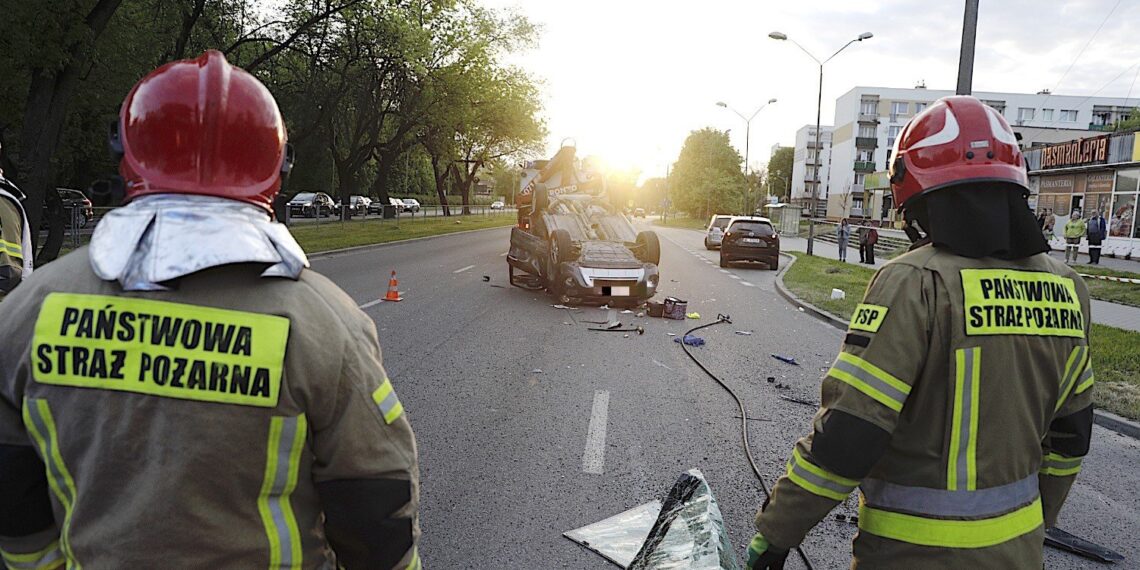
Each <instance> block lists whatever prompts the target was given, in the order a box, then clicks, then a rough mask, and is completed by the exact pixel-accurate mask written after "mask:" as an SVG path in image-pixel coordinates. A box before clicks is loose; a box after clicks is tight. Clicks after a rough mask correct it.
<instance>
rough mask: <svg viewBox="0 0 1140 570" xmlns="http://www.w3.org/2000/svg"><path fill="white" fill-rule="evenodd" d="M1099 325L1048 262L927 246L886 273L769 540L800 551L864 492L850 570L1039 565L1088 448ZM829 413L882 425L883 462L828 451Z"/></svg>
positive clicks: (779, 499) (798, 449)
mask: <svg viewBox="0 0 1140 570" xmlns="http://www.w3.org/2000/svg"><path fill="white" fill-rule="evenodd" d="M1089 315H1090V313H1089V301H1088V292H1087V290H1086V288H1085V285H1084V283H1083V282H1082V281H1081V279H1080V278H1079V277H1078V276H1077V275H1076V274H1075V273H1074V272H1073V271H1072V270H1071V269H1069V268H1068V267H1066V266H1065V265H1063V264H1061V263H1060V262H1058V261H1056V260H1053V259H1051V258H1050V257H1048V256H1047V255H1045V254H1038V255H1034V256H1032V257H1029V258H1026V259H1022V260H1016V261H1003V260H998V259H992V258H986V259H969V258H964V257H959V256H956V255H954V254H952V253H949V252H947V251H945V250H939V249H935V248H933V247H931V246H925V247H920V248H917V249H915V250H914V251H912V252H910V253H908V254H906V255H903V256H901V257H899V258H898V259H896V260H894V261H892V262H890V263H888V264H887V265H885V266H884V267H883V268H882V269H880V270H879V272H878V273H877V274H876V276H875V277H874V279H873V280H872V282H871V284H870V285H869V287H868V290H867V294H866V297H865V300H864V302H863V304H861V305H859V306H858V308H857V309H856V311H855V314H854V317H853V319H852V322H851V325H850V328H849V330H848V334H847V337H846V339H845V342H844V345H843V348H842V351H841V352H840V354H839V357H838V358H837V359H836V361H835V363H834V365H833V366H832V367H831V369H830V370H829V371H828V373H827V376H826V377H825V378H824V380H823V385H822V405H821V409H820V411H819V413H818V414H817V415H816V417H815V420H814V424H813V425H814V428H815V429H814V430H813V432H812V434H810V435H808V436H807V437H805V438H803V439H801V440H799V442H797V443H796V445H795V447H794V449H793V450H792V454H791V458H790V460H789V462H788V467H787V474H786V475H784V476H783V477H781V478H780V479H779V481H778V482H777V483H776V486H775V490H774V492H773V496H772V499H771V501H770V503H769V504H768V505H767V507H766V508H765V509H764V510H763V512H761V513H759V514H757V518H756V524H757V529H758V530H759V532H760V533H761V534H763V535H764V536H765V537H766V538H767V539H768V540H769V541H770V542H771V543H772V544H776V545H786V546H791V545H796V544H799V543H800V542H801V541H802V540H803V538H804V536H805V535H806V533H807V532H808V530H810V529H811V527H812V526H814V525H815V524H816V523H817V522H818V521H820V520H822V519H823V517H825V516H826V514H827V513H828V512H829V511H830V510H831V509H832V508H834V507H835V506H836V505H837V504H838V503H839V502H841V501H843V500H844V499H846V498H847V496H848V495H849V494H850V493H852V492H854V491H855V489H856V488H859V491H860V503H859V533H858V535H857V536H856V538H855V542H854V548H853V551H854V561H853V563H852V567H853V568H876V569H878V568H898V569H911V568H923V569H943V568H944V569H952V568H955V569H960V568H1005V569H1020V568H1024V569H1033V570H1037V569H1040V568H1041V565H1042V549H1043V540H1044V528H1045V527H1046V526H1052V525H1053V524H1055V522H1056V518H1057V514H1058V512H1059V510H1060V508H1061V504H1062V503H1063V502H1064V499H1065V497H1066V495H1067V494H1068V491H1069V488H1070V486H1071V485H1072V482H1073V480H1074V479H1075V477H1076V475H1077V473H1078V472H1079V471H1080V469H1081V459H1082V458H1083V456H1084V455H1085V454H1086V453H1087V452H1088V441H1089V434H1090V431H1091V421H1092V406H1091V402H1092V392H1091V390H1090V388H1091V387H1092V386H1093V368H1092V364H1091V359H1090V354H1089V346H1088V340H1087V339H1088V329H1089V326H1090V325H1089V322H1090V321H1089ZM830 415H842V416H843V417H847V418H854V419H852V420H850V422H849V423H852V424H855V423H865V424H869V425H870V426H873V427H871V429H870V431H878V430H881V433H882V434H883V439H882V446H881V448H880V450H879V451H878V452H877V454H876V452H873V451H868V453H872V454H874V455H875V456H874V457H872V458H860V457H858V454H860V453H863V451H861V448H860V446H861V445H862V442H861V441H855V442H854V443H853V444H852V445H850V446H847V448H846V449H845V450H840V451H836V450H835V449H834V448H833V447H832V448H828V445H826V444H825V440H828V439H829V438H832V435H830V434H829V435H823V434H824V433H825V432H826V427H827V425H826V424H827V423H828V418H829V416H830ZM846 441H849V442H850V441H851V440H850V439H848V440H846ZM820 444H824V445H820ZM813 446H814V447H813ZM870 447H873V446H870V445H868V448H870ZM861 461H866V469H862V471H863V472H862V473H858V472H859V471H860V469H858V468H855V469H852V468H851V467H850V466H851V465H853V464H858V463H860V462H861Z"/></svg>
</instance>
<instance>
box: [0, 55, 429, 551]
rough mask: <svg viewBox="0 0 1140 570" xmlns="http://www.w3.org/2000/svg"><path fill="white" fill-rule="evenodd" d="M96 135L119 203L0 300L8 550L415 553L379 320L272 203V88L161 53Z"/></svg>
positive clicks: (204, 62)
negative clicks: (77, 243) (109, 126)
mask: <svg viewBox="0 0 1140 570" xmlns="http://www.w3.org/2000/svg"><path fill="white" fill-rule="evenodd" d="M112 146H113V149H114V150H115V151H116V154H117V155H119V158H120V162H119V172H120V173H121V174H122V177H123V178H124V181H125V199H126V202H127V204H126V205H125V206H123V207H121V208H118V209H116V210H114V211H113V212H111V213H109V214H107V215H106V216H105V217H104V218H103V219H102V220H101V221H100V222H99V225H98V226H97V227H96V229H95V234H94V236H93V237H92V241H91V245H90V246H89V247H84V248H80V249H78V250H76V251H74V252H72V253H71V254H69V255H67V256H65V257H63V258H61V259H59V260H58V261H55V262H53V263H51V264H50V265H48V266H46V267H44V268H42V269H40V270H37V274H36V279H33V280H30V281H27V282H25V283H24V284H23V285H21V286H20V287H19V288H17V289H16V290H15V291H14V292H13V293H12V294H11V295H9V297H8V298H7V299H6V300H5V301H4V302H3V303H0V330H3V331H4V333H5V341H4V343H3V344H2V345H0V481H4V484H3V485H0V513H2V515H0V521H2V522H3V524H2V525H0V530H2V532H0V550H2V551H3V558H4V559H5V561H8V562H9V564H10V565H13V566H14V567H19V568H62V567H64V566H66V567H67V568H80V567H84V568H187V569H189V568H223V567H226V568H266V567H269V568H307V569H308V568H347V569H355V568H368V569H372V568H383V569H391V568H400V569H401V570H403V569H405V568H411V569H418V568H419V567H420V562H419V555H418V552H417V548H416V544H417V541H418V536H419V528H418V504H419V499H418V495H419V492H418V477H419V475H418V467H417V459H416V447H415V440H414V436H413V434H412V429H411V425H410V424H409V423H408V418H407V414H406V413H405V412H404V409H403V406H402V405H401V404H400V400H399V399H398V398H397V397H396V392H395V391H394V390H393V387H392V382H391V381H390V380H389V379H388V378H387V376H386V374H385V372H384V367H383V365H382V364H381V357H380V347H379V345H378V343H377V339H376V330H375V327H374V325H373V323H372V321H371V320H370V319H369V318H368V317H367V316H366V315H365V314H364V313H363V312H362V311H360V310H359V309H357V307H356V303H355V302H354V301H353V300H352V299H351V298H349V296H348V295H346V294H345V293H344V292H343V291H341V290H340V289H339V288H338V287H337V286H336V285H333V283H332V282H331V281H329V280H328V279H326V278H324V277H322V276H320V275H318V274H316V273H314V272H312V271H310V270H308V269H307V266H308V260H307V258H306V256H305V253H304V251H302V250H301V248H300V246H298V245H297V242H296V241H295V240H294V239H293V237H292V236H291V235H290V234H289V231H288V230H287V229H286V228H285V227H284V226H283V225H280V224H277V223H274V222H273V221H272V219H271V214H272V205H273V200H274V197H275V196H276V195H277V194H278V192H279V191H280V190H281V186H282V184H283V180H284V177H285V175H286V174H287V173H288V172H289V170H290V169H291V166H292V153H291V152H290V151H289V150H288V147H287V145H286V132H285V123H284V121H283V120H282V117H281V113H280V111H279V110H278V107H277V103H276V102H275V101H274V100H273V97H272V96H271V95H270V93H269V90H268V89H266V88H265V86H264V85H262V84H261V82H259V81H258V80H257V79H256V78H254V77H253V76H252V75H250V74H248V73H246V72H245V71H243V70H241V69H240V68H237V67H233V66H231V65H230V64H229V63H227V62H226V59H225V57H224V56H223V55H222V54H221V53H220V52H217V51H208V52H206V53H204V54H202V55H201V56H200V57H198V58H197V59H193V60H183V61H177V62H173V63H169V64H167V65H164V66H162V67H160V68H158V69H157V70H156V71H154V72H152V73H151V74H150V75H148V76H146V77H145V78H143V79H142V81H140V82H139V83H138V84H137V85H136V86H135V87H134V89H132V90H131V92H130V93H129V94H128V95H127V98H126V101H125V102H124V103H123V105H122V107H121V109H120V117H119V120H118V122H117V123H116V126H115V130H114V134H113V135H112ZM41 273H42V275H41ZM45 465H46V466H47V467H46V469H45ZM49 489H50V491H49ZM13 561H16V563H14V564H13Z"/></svg>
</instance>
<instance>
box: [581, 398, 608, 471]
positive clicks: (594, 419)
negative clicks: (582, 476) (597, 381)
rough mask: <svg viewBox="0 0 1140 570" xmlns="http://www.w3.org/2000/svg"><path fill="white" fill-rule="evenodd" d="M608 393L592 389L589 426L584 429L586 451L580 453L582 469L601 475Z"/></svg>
mask: <svg viewBox="0 0 1140 570" xmlns="http://www.w3.org/2000/svg"><path fill="white" fill-rule="evenodd" d="M609 407H610V393H609V391H608V390H594V407H593V409H591V410H590V427H589V428H588V429H587V431H586V451H585V452H584V453H583V454H582V471H585V472H586V473H592V474H594V475H601V474H602V468H603V466H604V465H605V463H606V417H607V415H608V414H609Z"/></svg>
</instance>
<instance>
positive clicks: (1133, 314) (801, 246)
mask: <svg viewBox="0 0 1140 570" xmlns="http://www.w3.org/2000/svg"><path fill="white" fill-rule="evenodd" d="M780 246H781V247H782V248H783V249H784V251H798V252H804V251H807V238H802V237H795V236H780ZM813 249H814V250H815V255H818V256H820V257H826V258H828V259H839V246H837V245H835V244H833V243H829V242H825V241H820V240H815V244H814V246H813ZM1054 254H1055V255H1054ZM1054 254H1051V255H1054V256H1055V257H1057V258H1059V259H1061V260H1062V261H1063V260H1064V259H1065V257H1064V253H1058V252H1054ZM887 261H889V260H887V259H884V258H882V257H876V258H875V265H874V267H876V268H879V267H882V266H883V264H884V263H886V262H887ZM1100 261H1101V266H1102V267H1109V268H1112V269H1117V266H1118V264H1131V265H1132V266H1129V265H1121V266H1120V267H1119V268H1120V269H1121V270H1123V271H1137V270H1138V269H1140V268H1138V267H1135V266H1138V265H1140V263H1137V262H1135V261H1125V260H1123V259H1111V258H1108V257H1101V258H1100ZM847 262H848V263H855V264H858V263H859V250H858V249H855V248H850V247H849V248H847ZM1110 262H1112V263H1110ZM865 267H871V266H869V265H867V266H865ZM1137 287H1140V285H1137ZM1092 319H1093V322H1094V323H1097V324H1101V325H1108V326H1110V327H1116V328H1120V329H1125V330H1130V331H1138V332H1140V307H1130V306H1128V305H1120V304H1117V303H1109V302H1107V301H1098V300H1096V299H1093V300H1092Z"/></svg>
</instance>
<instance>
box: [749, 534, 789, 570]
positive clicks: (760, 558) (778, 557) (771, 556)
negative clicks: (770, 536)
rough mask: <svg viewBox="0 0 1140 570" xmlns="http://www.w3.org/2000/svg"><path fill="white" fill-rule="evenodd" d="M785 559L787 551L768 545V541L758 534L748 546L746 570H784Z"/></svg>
mask: <svg viewBox="0 0 1140 570" xmlns="http://www.w3.org/2000/svg"><path fill="white" fill-rule="evenodd" d="M787 558H788V551H787V550H785V549H783V548H777V547H775V546H772V545H771V544H768V540H767V539H766V538H764V536H763V535H761V534H759V533H757V534H756V536H755V537H754V538H753V539H752V543H751V544H749V545H748V570H784V560H786V559H787Z"/></svg>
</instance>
